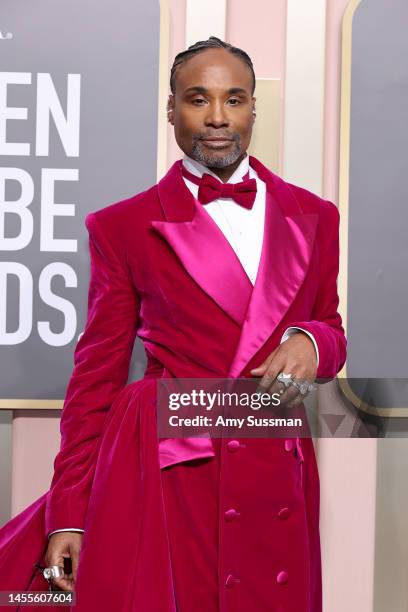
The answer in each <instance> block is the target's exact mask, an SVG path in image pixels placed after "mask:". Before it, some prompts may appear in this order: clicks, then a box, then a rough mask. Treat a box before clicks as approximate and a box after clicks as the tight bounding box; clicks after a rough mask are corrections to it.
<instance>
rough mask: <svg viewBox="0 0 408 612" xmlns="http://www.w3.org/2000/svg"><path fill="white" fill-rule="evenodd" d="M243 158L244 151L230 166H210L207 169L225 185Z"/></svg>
mask: <svg viewBox="0 0 408 612" xmlns="http://www.w3.org/2000/svg"><path fill="white" fill-rule="evenodd" d="M245 156H246V151H244V152H243V153H242V155H240V156H239V157H238V159H237V160H236V161H235V162H234V163H233V164H231V165H230V166H226V167H225V168H215V167H212V166H208V168H209V169H210V170H211V172H214V174H216V175H217V176H218V178H219V179H220V181H222V182H223V183H226V182H227V181H228V179H229V178H230V177H231V176H232V175H233V174H234V172H235V170H236V169H237V168H238V166H239V164H240V163H241V162H242V160H243V159H244V157H245Z"/></svg>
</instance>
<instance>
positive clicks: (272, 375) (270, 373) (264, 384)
mask: <svg viewBox="0 0 408 612" xmlns="http://www.w3.org/2000/svg"><path fill="white" fill-rule="evenodd" d="M282 367H283V362H281V360H280V359H276V358H275V359H274V360H273V361H272V362H271V364H270V365H269V367H268V369H267V370H266V372H265V374H264V375H263V377H262V378H261V380H260V381H259V387H260V389H262V390H264V391H267V392H268V393H271V392H272V385H273V383H274V381H275V379H276V377H277V375H278V374H279V372H280V371H281V370H282ZM276 392H278V391H277V390H276Z"/></svg>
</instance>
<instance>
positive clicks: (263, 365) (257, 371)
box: [250, 347, 279, 376]
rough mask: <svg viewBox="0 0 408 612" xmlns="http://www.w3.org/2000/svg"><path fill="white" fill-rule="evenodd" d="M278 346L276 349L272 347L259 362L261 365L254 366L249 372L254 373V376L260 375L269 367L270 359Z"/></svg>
mask: <svg viewBox="0 0 408 612" xmlns="http://www.w3.org/2000/svg"><path fill="white" fill-rule="evenodd" d="M278 348H279V347H276V349H274V350H273V351H272V353H271V354H270V355H268V357H267V358H266V359H265V361H264V362H263V363H261V365H259V366H257V367H256V368H253V369H252V370H251V371H250V372H251V374H254V376H262V375H263V374H264V373H265V372H266V370H267V369H268V367H269V364H270V363H271V361H272V359H273V358H274V356H275V353H276V351H277V350H278Z"/></svg>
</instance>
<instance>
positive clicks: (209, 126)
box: [168, 49, 255, 168]
mask: <svg viewBox="0 0 408 612" xmlns="http://www.w3.org/2000/svg"><path fill="white" fill-rule="evenodd" d="M254 102H255V98H254V97H253V96H252V74H251V71H250V69H249V68H248V66H247V65H246V64H245V62H244V61H243V60H242V59H240V58H239V57H237V56H235V55H233V54H232V53H230V52H229V51H226V50H225V49H206V50H205V51H201V52H200V53H197V55H195V56H193V57H191V58H190V59H188V60H186V62H185V63H184V64H182V65H181V66H179V68H178V69H177V72H176V87H175V95H174V96H173V95H171V96H170V97H169V103H168V108H169V109H170V112H169V120H170V122H171V123H172V125H174V135H175V138H176V141H177V144H178V145H179V147H180V149H181V150H182V151H183V152H184V153H185V154H186V155H188V156H190V157H192V158H193V159H195V160H197V161H199V162H201V163H202V164H204V165H205V166H208V167H210V168H211V167H213V168H225V167H227V166H230V165H231V164H233V163H234V162H236V161H237V160H238V159H239V158H242V157H243V156H244V153H245V151H246V150H247V148H248V146H249V143H250V140H251V135H252V126H253V123H254V118H255V116H254V114H253V110H254Z"/></svg>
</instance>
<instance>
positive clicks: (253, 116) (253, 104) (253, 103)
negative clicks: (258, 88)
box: [252, 97, 256, 122]
mask: <svg viewBox="0 0 408 612" xmlns="http://www.w3.org/2000/svg"><path fill="white" fill-rule="evenodd" d="M255 102H256V98H255V97H253V98H252V122H254V121H255V117H256V107H255Z"/></svg>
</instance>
